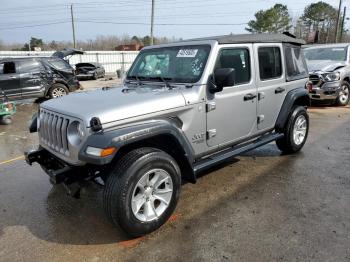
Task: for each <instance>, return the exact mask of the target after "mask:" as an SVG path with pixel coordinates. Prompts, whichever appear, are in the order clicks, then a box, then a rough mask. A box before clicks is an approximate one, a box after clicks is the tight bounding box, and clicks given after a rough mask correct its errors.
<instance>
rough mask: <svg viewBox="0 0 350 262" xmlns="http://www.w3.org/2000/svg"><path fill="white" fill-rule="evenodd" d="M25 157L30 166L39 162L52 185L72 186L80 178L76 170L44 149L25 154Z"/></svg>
mask: <svg viewBox="0 0 350 262" xmlns="http://www.w3.org/2000/svg"><path fill="white" fill-rule="evenodd" d="M24 156H25V160H26V162H27V163H28V164H29V165H32V164H33V163H35V162H37V163H38V164H39V165H40V166H41V167H42V169H43V170H44V171H45V173H46V174H47V175H48V176H49V177H50V182H51V183H52V184H61V183H66V184H71V183H74V182H76V181H77V180H78V179H79V178H80V176H79V175H78V174H79V173H78V172H77V170H76V168H74V167H71V166H69V165H68V164H67V163H65V162H63V161H62V160H60V159H58V158H57V157H55V156H54V155H53V154H51V153H50V152H49V151H47V150H46V149H44V148H38V149H37V150H31V151H29V152H25V153H24Z"/></svg>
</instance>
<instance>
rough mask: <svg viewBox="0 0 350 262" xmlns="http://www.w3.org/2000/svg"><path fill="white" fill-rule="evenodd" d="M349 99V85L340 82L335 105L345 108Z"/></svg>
mask: <svg viewBox="0 0 350 262" xmlns="http://www.w3.org/2000/svg"><path fill="white" fill-rule="evenodd" d="M349 99H350V85H349V83H348V82H342V83H341V88H340V91H339V95H338V97H337V100H336V104H337V105H339V106H346V105H347V104H348V103H349Z"/></svg>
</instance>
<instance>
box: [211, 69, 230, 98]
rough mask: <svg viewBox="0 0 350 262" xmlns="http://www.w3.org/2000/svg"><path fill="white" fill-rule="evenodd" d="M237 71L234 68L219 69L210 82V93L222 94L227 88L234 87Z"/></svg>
mask: <svg viewBox="0 0 350 262" xmlns="http://www.w3.org/2000/svg"><path fill="white" fill-rule="evenodd" d="M234 84H235V69H234V68H218V69H216V70H215V72H214V74H213V76H212V77H211V79H210V80H209V92H210V93H217V92H221V91H222V89H223V88H224V87H226V86H234Z"/></svg>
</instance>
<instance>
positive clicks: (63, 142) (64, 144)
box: [39, 109, 71, 156]
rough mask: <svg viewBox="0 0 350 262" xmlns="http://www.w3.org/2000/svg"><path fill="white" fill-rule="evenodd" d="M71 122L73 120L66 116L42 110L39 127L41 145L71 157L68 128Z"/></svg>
mask: <svg viewBox="0 0 350 262" xmlns="http://www.w3.org/2000/svg"><path fill="white" fill-rule="evenodd" d="M70 122H71V120H70V119H69V118H67V117H66V116H64V115H60V114H57V113H54V112H51V111H48V110H45V109H41V110H40V127H39V137H40V140H41V143H43V144H44V145H46V146H48V147H49V148H51V149H53V150H55V151H56V152H59V153H61V154H64V155H66V156H69V147H68V140H67V128H68V125H69V123H70Z"/></svg>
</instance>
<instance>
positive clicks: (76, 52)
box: [52, 48, 84, 59]
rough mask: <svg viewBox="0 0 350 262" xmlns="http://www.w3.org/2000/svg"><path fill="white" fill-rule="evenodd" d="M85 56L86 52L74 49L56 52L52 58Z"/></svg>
mask: <svg viewBox="0 0 350 262" xmlns="http://www.w3.org/2000/svg"><path fill="white" fill-rule="evenodd" d="M82 54H84V51H81V50H78V49H74V48H66V49H63V50H62V51H56V52H55V53H53V54H52V57H58V58H62V59H63V58H65V57H67V56H70V55H82Z"/></svg>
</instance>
